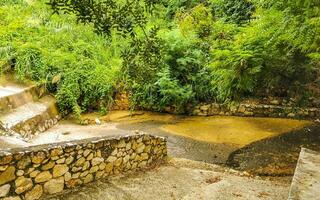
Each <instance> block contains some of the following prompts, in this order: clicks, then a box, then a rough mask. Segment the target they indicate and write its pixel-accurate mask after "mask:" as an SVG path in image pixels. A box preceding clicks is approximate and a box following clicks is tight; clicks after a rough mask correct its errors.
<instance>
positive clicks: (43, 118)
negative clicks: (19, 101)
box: [0, 96, 60, 139]
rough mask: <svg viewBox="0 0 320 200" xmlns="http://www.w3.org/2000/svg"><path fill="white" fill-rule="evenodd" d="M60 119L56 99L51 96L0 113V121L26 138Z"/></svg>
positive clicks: (42, 130)
mask: <svg viewBox="0 0 320 200" xmlns="http://www.w3.org/2000/svg"><path fill="white" fill-rule="evenodd" d="M59 119H60V116H59V112H58V110H57V106H56V100H55V99H54V98H53V97H51V96H45V97H43V98H41V99H39V100H38V101H31V102H28V103H25V104H24V105H22V106H19V107H17V108H15V109H12V110H10V111H9V112H7V113H6V114H2V115H0V122H1V123H2V124H3V125H4V126H5V128H6V129H10V130H13V131H15V132H17V133H19V134H20V135H21V136H22V137H23V138H25V139H30V138H32V137H33V136H34V135H37V134H38V133H41V132H44V131H45V130H47V129H49V128H50V127H52V126H53V125H55V124H56V123H57V122H58V120H59Z"/></svg>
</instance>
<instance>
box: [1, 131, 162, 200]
mask: <svg viewBox="0 0 320 200" xmlns="http://www.w3.org/2000/svg"><path fill="white" fill-rule="evenodd" d="M166 157H167V145H166V139H164V138H162V137H157V136H152V135H147V134H137V135H130V136H123V137H119V138H91V139H85V140H79V141H74V142H64V143H56V144H50V145H40V146H33V147H28V148H17V149H8V150H2V151H0V198H3V200H9V199H10V200H19V199H26V200H36V199H40V198H41V197H43V196H47V195H56V194H59V193H61V192H63V191H64V190H70V189H72V188H74V187H77V186H81V185H84V184H87V183H90V182H92V181H94V180H98V179H101V178H106V177H108V176H111V175H117V174H121V173H124V172H127V171H132V170H136V169H143V168H146V167H147V166H150V165H156V164H157V163H160V162H161V161H164V160H165V159H166Z"/></svg>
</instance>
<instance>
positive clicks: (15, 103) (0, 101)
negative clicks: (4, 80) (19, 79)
mask: <svg viewBox="0 0 320 200" xmlns="http://www.w3.org/2000/svg"><path fill="white" fill-rule="evenodd" d="M38 96H39V89H38V87H36V86H34V85H32V86H20V85H15V84H6V85H0V114H3V113H6V112H9V111H10V110H12V109H15V108H18V107H19V106H22V105H24V104H26V103H29V102H33V101H34V100H35V99H37V98H38Z"/></svg>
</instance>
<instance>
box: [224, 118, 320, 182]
mask: <svg viewBox="0 0 320 200" xmlns="http://www.w3.org/2000/svg"><path fill="white" fill-rule="evenodd" d="M302 147H304V148H308V149H311V150H314V151H320V124H319V123H318V124H312V125H309V126H307V127H304V128H302V129H298V130H293V131H290V132H287V133H284V134H282V135H280V136H277V137H273V138H268V139H263V140H260V141H257V142H254V143H252V144H249V145H247V146H245V147H243V148H240V149H238V150H236V151H234V152H233V153H232V154H231V155H230V157H229V159H228V166H231V167H234V168H235V169H238V170H245V171H249V172H251V173H256V174H260V175H272V176H285V175H289V176H291V175H293V173H294V170H295V167H296V163H297V160H298V157H299V153H300V151H301V148H302Z"/></svg>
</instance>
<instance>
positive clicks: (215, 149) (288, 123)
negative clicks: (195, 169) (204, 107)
mask: <svg viewBox="0 0 320 200" xmlns="http://www.w3.org/2000/svg"><path fill="white" fill-rule="evenodd" d="M102 120H106V121H109V123H110V122H112V123H116V125H115V126H116V129H119V130H127V131H132V130H141V131H145V132H147V133H151V134H155V135H160V136H164V137H167V139H168V151H169V155H171V156H174V157H181V158H187V159H191V160H196V161H204V162H208V163H213V164H222V165H226V166H229V167H233V168H235V169H237V170H244V171H249V172H251V173H253V174H258V175H271V176H291V175H292V174H293V172H294V169H295V165H296V162H297V159H298V156H299V152H300V149H301V147H306V148H310V149H313V150H320V145H319V144H320V129H319V128H320V125H319V124H316V123H313V122H312V121H307V120H292V119H278V118H277V119H275V118H243V117H230V116H227V117H223V116H212V117H191V116H177V115H169V114H159V113H150V112H138V113H133V115H130V114H129V113H128V112H125V111H118V112H112V113H110V114H109V115H108V116H106V117H104V118H102Z"/></svg>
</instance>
